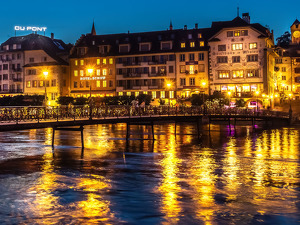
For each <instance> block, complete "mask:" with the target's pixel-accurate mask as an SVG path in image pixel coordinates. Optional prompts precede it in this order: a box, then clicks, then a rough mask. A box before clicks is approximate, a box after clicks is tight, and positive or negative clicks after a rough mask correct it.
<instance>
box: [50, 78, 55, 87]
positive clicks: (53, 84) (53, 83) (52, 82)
mask: <svg viewBox="0 0 300 225" xmlns="http://www.w3.org/2000/svg"><path fill="white" fill-rule="evenodd" d="M51 86H52V87H55V86H56V79H54V80H51Z"/></svg>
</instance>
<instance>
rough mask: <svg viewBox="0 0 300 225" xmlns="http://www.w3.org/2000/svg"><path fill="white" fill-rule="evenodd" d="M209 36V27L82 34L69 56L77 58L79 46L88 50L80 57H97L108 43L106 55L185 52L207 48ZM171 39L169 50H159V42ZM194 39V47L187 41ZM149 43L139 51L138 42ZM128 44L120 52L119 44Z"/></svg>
mask: <svg viewBox="0 0 300 225" xmlns="http://www.w3.org/2000/svg"><path fill="white" fill-rule="evenodd" d="M199 33H201V35H202V38H198V34H199ZM188 35H192V38H191V39H188ZM210 36H211V29H210V28H204V29H189V30H188V29H187V30H185V29H177V30H164V31H152V32H140V33H120V34H108V35H91V34H87V35H83V36H81V38H80V39H78V41H77V43H76V44H75V46H74V48H73V50H72V51H71V56H70V57H71V58H77V54H76V51H75V49H76V48H80V47H87V48H88V51H87V53H86V54H85V55H83V56H81V57H99V56H101V54H100V52H99V48H98V47H99V46H101V45H109V46H110V52H109V53H108V54H106V55H108V56H114V55H118V56H121V55H131V54H151V53H160V52H168V51H169V52H170V53H174V52H186V51H199V50H207V49H208V47H207V43H206V40H207V39H208V38H209V37H210ZM163 41H172V43H173V48H172V49H171V50H161V42H163ZM190 41H194V42H195V47H192V48H191V47H190V46H189V44H188V42H190ZM200 41H205V46H204V47H200V44H199V42H200ZM147 42H150V43H151V50H150V51H146V52H141V51H140V48H139V44H141V43H147ZM181 42H186V43H187V44H186V48H184V49H182V48H181V47H180V43H181ZM121 44H130V52H129V53H120V52H119V45H121Z"/></svg>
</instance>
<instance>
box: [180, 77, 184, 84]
mask: <svg viewBox="0 0 300 225" xmlns="http://www.w3.org/2000/svg"><path fill="white" fill-rule="evenodd" d="M180 85H181V86H185V78H180Z"/></svg>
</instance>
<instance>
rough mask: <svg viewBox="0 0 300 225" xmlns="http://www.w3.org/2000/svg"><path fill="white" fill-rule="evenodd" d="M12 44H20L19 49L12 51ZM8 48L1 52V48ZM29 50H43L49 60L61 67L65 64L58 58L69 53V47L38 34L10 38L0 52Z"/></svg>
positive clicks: (3, 44)
mask: <svg viewBox="0 0 300 225" xmlns="http://www.w3.org/2000/svg"><path fill="white" fill-rule="evenodd" d="M14 44H20V45H21V48H20V49H13V45H14ZM6 45H8V46H9V50H3V46H6ZM31 50H44V51H45V52H46V53H47V54H48V55H49V56H50V57H51V58H53V59H54V60H56V61H57V62H59V63H60V64H62V65H65V64H66V63H67V62H66V61H64V60H63V59H61V58H60V57H59V55H64V54H65V55H66V54H68V53H69V50H70V46H69V45H66V44H65V43H64V42H63V41H62V40H60V39H51V38H49V37H46V36H43V35H39V34H29V35H25V36H17V37H11V38H9V39H8V40H7V41H5V42H4V43H2V44H1V50H0V52H3V51H5V52H7V51H11V52H14V51H31Z"/></svg>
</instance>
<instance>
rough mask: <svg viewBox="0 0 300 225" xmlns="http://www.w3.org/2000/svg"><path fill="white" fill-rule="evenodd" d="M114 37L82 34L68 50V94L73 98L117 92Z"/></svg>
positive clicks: (107, 94)
mask: <svg viewBox="0 0 300 225" xmlns="http://www.w3.org/2000/svg"><path fill="white" fill-rule="evenodd" d="M115 51H116V49H115V43H114V37H113V35H96V30H95V27H94V24H93V28H92V32H91V33H90V34H87V35H82V36H81V38H80V39H79V40H78V41H77V42H76V44H75V46H74V47H73V48H72V50H71V55H70V94H71V96H73V97H89V96H92V97H104V96H114V95H115V89H116V86H115V85H116V72H115V63H116V62H115V61H116V60H115Z"/></svg>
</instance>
